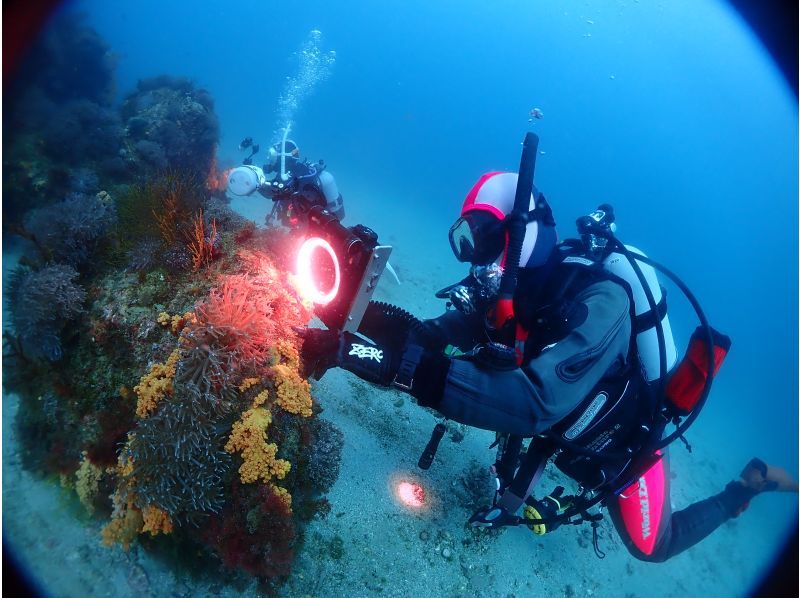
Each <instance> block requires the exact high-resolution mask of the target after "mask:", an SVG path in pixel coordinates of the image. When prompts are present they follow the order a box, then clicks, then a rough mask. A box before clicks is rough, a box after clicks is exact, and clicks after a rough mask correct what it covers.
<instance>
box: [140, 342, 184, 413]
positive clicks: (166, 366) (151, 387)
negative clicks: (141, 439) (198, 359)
mask: <svg viewBox="0 0 800 598" xmlns="http://www.w3.org/2000/svg"><path fill="white" fill-rule="evenodd" d="M180 356H181V352H180V349H175V350H174V351H173V352H172V353H171V354H170V356H169V358H168V359H167V361H166V363H155V364H153V367H151V368H150V371H149V372H148V373H147V374H145V375H144V376H142V378H141V380H139V384H137V385H136V386H134V387H133V392H135V393H136V396H137V397H138V398H139V400H138V402H137V403H136V415H137V416H139V417H147V416H148V415H149V414H150V413H151V412H152V411H154V410H155V409H156V407H157V406H158V403H159V401H160V400H161V399H163V398H164V397H165V396H167V395H171V394H172V379H173V378H174V377H175V370H176V368H177V364H178V359H180Z"/></svg>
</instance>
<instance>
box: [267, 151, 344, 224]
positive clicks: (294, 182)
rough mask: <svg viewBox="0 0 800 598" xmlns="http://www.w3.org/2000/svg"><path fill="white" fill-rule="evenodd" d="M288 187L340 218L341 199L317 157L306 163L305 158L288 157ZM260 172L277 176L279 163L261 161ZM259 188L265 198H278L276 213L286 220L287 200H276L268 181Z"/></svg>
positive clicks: (288, 210) (334, 183)
mask: <svg viewBox="0 0 800 598" xmlns="http://www.w3.org/2000/svg"><path fill="white" fill-rule="evenodd" d="M288 170H289V175H290V176H289V181H290V186H289V188H290V189H291V190H292V191H294V192H296V193H297V194H299V195H300V196H302V197H303V198H304V200H305V201H306V202H307V203H308V204H309V205H310V206H321V207H323V208H325V209H326V210H328V211H329V212H330V213H331V214H333V215H334V216H336V218H337V219H338V220H339V221H341V220H342V219H343V218H344V200H343V199H342V194H341V193H339V189H338V187H337V185H336V180H335V179H334V178H333V175H332V174H331V173H330V172H328V171H327V170H325V166H324V165H323V164H322V162H321V161H320V162H319V163H316V164H309V162H307V161H302V162H301V161H300V160H297V159H292V160H291V163H290V165H289V168H288ZM264 174H265V175H267V176H268V177H277V176H280V165H279V164H277V163H273V164H265V165H264ZM259 192H260V193H261V194H262V195H263V196H264V197H267V198H268V199H275V200H278V203H277V204H276V206H275V207H276V215H277V216H278V218H279V219H280V220H281V221H282V222H284V224H290V222H289V221H290V219H291V216H292V215H291V205H292V203H291V202H285V201H280V196H279V195H276V193H275V190H274V189H273V188H272V187H271V186H270V185H265V186H263V187H261V188H259Z"/></svg>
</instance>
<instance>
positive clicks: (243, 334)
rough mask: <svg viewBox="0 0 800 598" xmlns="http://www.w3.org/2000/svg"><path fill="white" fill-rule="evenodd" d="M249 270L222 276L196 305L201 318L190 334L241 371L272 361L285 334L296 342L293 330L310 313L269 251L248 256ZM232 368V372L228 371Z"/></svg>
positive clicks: (256, 367)
mask: <svg viewBox="0 0 800 598" xmlns="http://www.w3.org/2000/svg"><path fill="white" fill-rule="evenodd" d="M249 266H250V267H248V268H247V270H248V272H249V273H247V274H237V275H231V276H223V277H222V279H221V282H220V284H219V285H218V286H217V287H216V288H214V289H212V290H211V292H210V293H209V296H208V298H207V299H206V300H205V301H203V302H201V303H199V304H198V305H197V306H196V308H195V313H196V316H197V319H196V321H195V322H193V323H191V324H190V326H189V330H188V334H187V338H188V340H190V341H191V342H192V343H193V344H194V345H195V346H199V347H206V349H209V350H212V351H214V352H216V353H218V354H220V355H224V356H225V359H224V360H223V361H224V362H225V363H227V364H231V365H230V366H226V367H228V369H230V367H233V368H236V369H237V370H238V371H239V373H244V372H247V371H252V370H258V369H259V368H260V367H261V366H263V365H265V364H267V363H268V360H269V357H270V355H271V353H274V351H272V349H273V347H274V346H275V345H276V344H277V343H278V341H280V340H284V341H288V342H290V343H295V342H296V334H295V332H294V331H293V330H292V328H293V327H295V326H301V325H303V324H305V323H306V321H307V320H308V318H309V312H308V310H307V309H306V308H305V307H304V306H303V305H302V304H301V303H300V302H299V301H298V299H297V297H296V296H295V294H294V293H293V292H292V287H291V284H290V283H289V281H288V279H287V277H286V274H285V273H282V272H280V271H279V270H278V269H277V268H276V267H275V266H274V264H273V263H272V261H271V260H270V259H269V258H268V257H267V256H266V255H264V254H258V253H252V254H250V256H249ZM227 373H228V374H230V373H231V372H227Z"/></svg>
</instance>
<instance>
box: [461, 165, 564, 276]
mask: <svg viewBox="0 0 800 598" xmlns="http://www.w3.org/2000/svg"><path fill="white" fill-rule="evenodd" d="M517 178H518V175H517V173H515V172H489V173H486V174H484V175H483V176H482V177H481V178H480V179H478V181H477V182H476V183H475V184H474V185H473V186H472V189H470V191H469V193H467V197H466V199H464V204H463V205H462V207H461V216H460V217H459V218H458V220H456V222H455V223H454V224H453V226H452V227H450V246H451V247H452V249H453V253H455V256H456V258H457V259H458V260H459V261H461V262H469V263H471V264H473V265H479V266H485V265H487V264H491V263H493V262H494V263H497V264H498V265H499V266H501V267H505V262H506V259H507V255H508V229H507V227H506V226H505V224H504V222H503V221H504V219H505V218H506V216H508V215H509V214H510V213H511V211H512V210H513V209H514V197H515V195H516V190H517ZM543 201H544V198H543V197H542V194H541V193H540V192H539V190H538V189H536V187H534V188H533V192H532V193H531V198H530V207H529V209H530V210H533V209H535V208H536V206H537V205H538V204H540V203H543ZM557 241H558V235H557V234H556V228H555V224H554V223H552V222H551V224H546V223H543V222H541V221H539V220H532V221H531V222H528V224H527V225H526V229H525V238H524V240H523V242H522V252H521V255H520V260H519V266H520V268H537V267H539V266H542V265H544V264H545V262H546V261H547V259H548V257H550V254H551V253H552V252H553V249H554V248H555V246H556V243H557Z"/></svg>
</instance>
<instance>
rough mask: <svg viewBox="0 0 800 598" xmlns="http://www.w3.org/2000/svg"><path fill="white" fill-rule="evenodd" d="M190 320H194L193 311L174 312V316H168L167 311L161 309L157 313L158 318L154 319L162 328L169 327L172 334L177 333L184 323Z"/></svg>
mask: <svg viewBox="0 0 800 598" xmlns="http://www.w3.org/2000/svg"><path fill="white" fill-rule="evenodd" d="M192 320H194V312H192V311H187V312H186V313H185V314H183V315H180V314H176V315H174V316H170V315H169V314H168V313H167V312H165V311H162V312H161V313H159V314H158V318H156V321H157V322H158V323H159V324H161V325H162V326H163V327H164V328H169V329H170V332H172V334H174V335H175V336H177V335H179V334H180V333H181V331H182V330H183V329H184V327H185V326H186V324H188V323H189V322H191V321H192Z"/></svg>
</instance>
